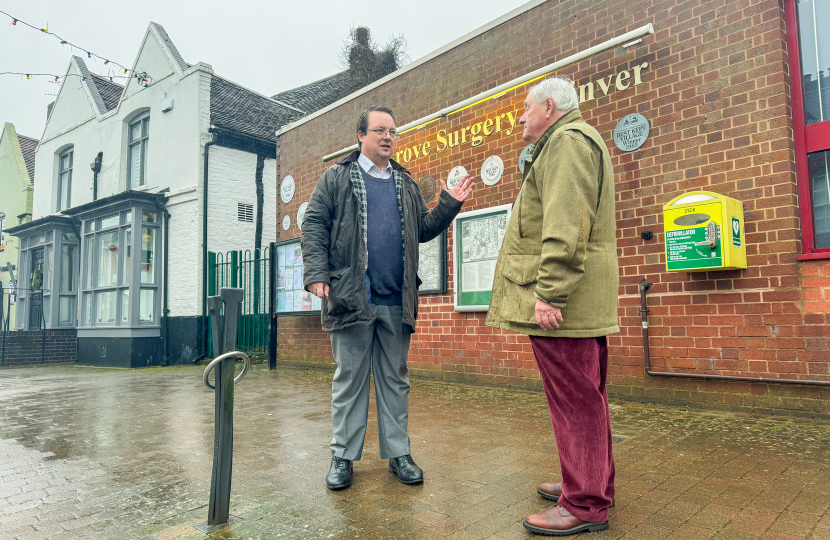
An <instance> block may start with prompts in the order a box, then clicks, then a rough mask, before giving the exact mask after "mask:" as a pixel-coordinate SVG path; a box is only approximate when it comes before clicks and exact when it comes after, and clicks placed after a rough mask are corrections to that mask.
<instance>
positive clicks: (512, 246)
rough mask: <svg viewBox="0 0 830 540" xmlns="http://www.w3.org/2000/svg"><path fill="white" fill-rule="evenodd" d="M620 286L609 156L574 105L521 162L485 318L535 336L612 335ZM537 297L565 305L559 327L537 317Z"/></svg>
mask: <svg viewBox="0 0 830 540" xmlns="http://www.w3.org/2000/svg"><path fill="white" fill-rule="evenodd" d="M618 289H619V270H618V266H617V243H616V218H615V215H614V171H613V170H612V166H611V158H610V155H609V152H608V148H607V147H606V146H605V142H604V141H603V140H602V137H601V136H600V135H599V133H598V132H597V130H596V129H594V128H593V127H591V126H590V125H589V124H588V123H586V122H585V121H584V120H583V119H582V115H581V114H580V113H579V110H573V111H571V112H569V113H567V114H566V115H565V116H563V117H562V118H560V119H559V120H558V121H557V122H556V123H555V124H554V125H553V126H551V127H550V128H549V129H548V130H547V131H546V132H545V133H544V134H543V135H542V136H541V137H540V138H539V140H538V141H537V142H536V146H535V147H534V149H533V154H532V155H531V157H530V160H529V161H528V162H527V164H526V165H525V174H524V178H523V181H522V188H521V190H520V191H519V196H518V197H517V198H516V202H515V204H514V205H513V211H512V214H511V216H510V221H509V222H508V224H507V232H506V233H505V236H504V243H503V244H502V246H501V252H500V253H499V259H498V262H497V264H496V273H495V279H494V280H493V294H492V299H491V301H490V310H489V312H488V314H487V321H486V324H487V325H488V326H494V327H497V328H501V329H503V330H509V331H512V332H518V333H521V334H527V335H532V336H548V337H570V338H585V337H598V336H605V335H608V334H613V333H616V332H619V331H620V329H619V326H617V295H618V292H619V291H618ZM537 299H541V300H543V301H544V302H547V303H548V304H550V305H551V306H556V307H559V308H561V309H562V317H563V319H564V321H563V322H562V323H561V324H560V326H559V328H558V329H556V330H545V329H542V328H541V327H540V326H539V325H538V324H537V323H536V300H537Z"/></svg>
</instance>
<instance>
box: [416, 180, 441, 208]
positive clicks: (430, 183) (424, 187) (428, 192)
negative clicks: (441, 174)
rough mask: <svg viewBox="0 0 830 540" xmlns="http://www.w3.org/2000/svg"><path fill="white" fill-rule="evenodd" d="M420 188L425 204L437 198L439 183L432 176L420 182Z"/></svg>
mask: <svg viewBox="0 0 830 540" xmlns="http://www.w3.org/2000/svg"><path fill="white" fill-rule="evenodd" d="M418 188H419V189H420V190H421V197H423V198H424V202H429V201H431V200H432V198H433V197H435V191H436V188H437V182H435V178H433V177H431V176H424V177H423V178H421V180H419V181H418Z"/></svg>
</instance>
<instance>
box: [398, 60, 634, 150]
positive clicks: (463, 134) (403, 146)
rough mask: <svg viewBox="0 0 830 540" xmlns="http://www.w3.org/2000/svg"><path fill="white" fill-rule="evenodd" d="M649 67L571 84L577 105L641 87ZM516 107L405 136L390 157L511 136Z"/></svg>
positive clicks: (520, 109) (519, 111) (516, 122)
mask: <svg viewBox="0 0 830 540" xmlns="http://www.w3.org/2000/svg"><path fill="white" fill-rule="evenodd" d="M648 67H649V63H648V62H643V63H641V64H638V65H635V66H631V69H630V70H628V69H624V70H622V71H619V72H617V73H607V74H605V75H603V76H602V77H598V78H597V79H595V80H593V81H591V80H588V81H587V82H583V83H582V84H576V83H574V89H575V90H576V91H577V93H578V94H579V103H585V102H588V101H593V100H594V99H600V98H603V97H605V96H607V95H608V94H609V93H614V92H623V91H626V90H628V89H630V88H634V87H636V86H639V85H641V84H643V71H644V70H646V69H648ZM515 105H516V109H514V110H512V111H507V112H503V113H498V114H495V113H493V114H489V113H488V114H487V115H486V116H484V117H476V118H475V119H474V120H472V121H471V122H469V123H468V124H466V125H465V124H460V125H458V124H451V126H448V127H446V128H443V129H439V130H438V131H437V132H436V133H435V135H434V138H433V137H432V136H430V137H429V140H424V139H421V138H417V137H416V138H409V137H410V135H409V134H405V135H404V137H405V138H404V139H402V142H401V143H400V145H399V147H398V151H397V152H395V154H394V156H393V158H394V160H395V161H397V162H398V163H409V162H411V161H413V160H414V161H416V162H418V161H419V160H422V159H426V158H427V157H428V156H431V155H433V154H434V153H436V152H444V151H451V152H452V151H459V150H462V149H467V148H469V147H473V148H475V147H477V146H480V145H482V144H484V141H485V140H486V139H487V138H488V137H492V138H494V139H496V138H502V137H510V136H513V135H514V134H516V133H517V131H518V130H519V128H520V127H521V126H520V125H519V118H521V116H522V112H523V111H524V107H523V105H522V104H521V103H515ZM417 132H418V130H415V131H412V132H411V133H413V134H414V133H417ZM519 133H520V131H519ZM416 141H417V142H416Z"/></svg>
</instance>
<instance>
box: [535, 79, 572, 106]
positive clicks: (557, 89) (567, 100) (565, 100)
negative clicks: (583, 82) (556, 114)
mask: <svg viewBox="0 0 830 540" xmlns="http://www.w3.org/2000/svg"><path fill="white" fill-rule="evenodd" d="M528 97H529V98H530V99H533V101H535V102H536V103H544V102H545V101H547V100H548V99H553V104H554V105H555V106H556V110H557V111H560V112H568V111H571V110H573V109H579V98H577V97H576V88H574V84H573V82H572V81H571V79H569V78H568V77H567V76H565V75H556V76H554V77H551V78H549V79H545V80H543V81H541V82H539V83H537V84H535V85H533V86H531V87H530V90H528Z"/></svg>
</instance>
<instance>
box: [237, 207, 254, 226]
mask: <svg viewBox="0 0 830 540" xmlns="http://www.w3.org/2000/svg"><path fill="white" fill-rule="evenodd" d="M236 216H237V219H239V221H244V222H246V223H253V222H254V205H253V204H247V203H236Z"/></svg>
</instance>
